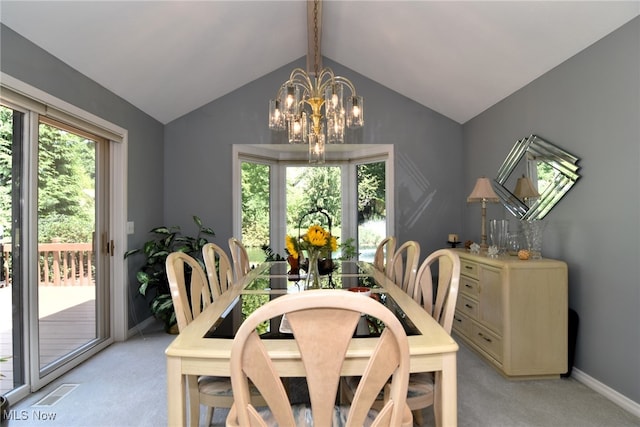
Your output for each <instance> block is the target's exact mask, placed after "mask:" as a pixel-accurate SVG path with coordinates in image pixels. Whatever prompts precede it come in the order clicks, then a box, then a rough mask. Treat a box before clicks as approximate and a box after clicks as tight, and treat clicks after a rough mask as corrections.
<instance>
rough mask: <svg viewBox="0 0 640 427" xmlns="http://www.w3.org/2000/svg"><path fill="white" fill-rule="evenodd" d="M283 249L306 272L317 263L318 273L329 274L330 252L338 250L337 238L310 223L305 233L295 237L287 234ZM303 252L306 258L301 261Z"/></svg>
mask: <svg viewBox="0 0 640 427" xmlns="http://www.w3.org/2000/svg"><path fill="white" fill-rule="evenodd" d="M285 250H286V251H287V254H288V255H289V256H290V257H291V258H293V259H294V260H297V261H298V263H299V265H300V267H301V268H303V269H304V270H306V271H307V272H309V270H310V269H313V268H314V266H316V265H317V266H318V272H319V274H321V275H322V274H329V273H331V272H332V271H333V262H332V260H331V253H332V252H335V251H337V250H338V240H337V238H336V237H335V236H333V235H331V232H329V231H327V230H326V229H324V228H323V227H321V226H319V225H312V226H311V227H309V229H308V230H307V232H306V233H305V234H303V235H301V236H299V237H297V238H296V237H292V236H289V235H288V236H287V237H286V240H285ZM305 252H306V257H307V258H308V260H307V261H306V262H305V261H303V259H304V258H305ZM312 263H313V264H312Z"/></svg>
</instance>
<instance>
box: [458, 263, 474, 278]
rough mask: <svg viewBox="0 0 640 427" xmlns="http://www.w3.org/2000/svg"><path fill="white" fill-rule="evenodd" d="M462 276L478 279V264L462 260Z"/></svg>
mask: <svg viewBox="0 0 640 427" xmlns="http://www.w3.org/2000/svg"><path fill="white" fill-rule="evenodd" d="M460 274H462V275H464V276H468V277H473V278H474V279H477V278H478V264H476V263H475V262H473V261H469V260H466V259H461V260H460Z"/></svg>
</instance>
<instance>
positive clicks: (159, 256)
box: [124, 215, 215, 332]
mask: <svg viewBox="0 0 640 427" xmlns="http://www.w3.org/2000/svg"><path fill="white" fill-rule="evenodd" d="M193 222H194V223H195V224H196V226H197V227H198V233H197V234H196V236H195V237H192V236H185V235H182V234H181V230H180V227H178V226H172V227H166V226H162V227H156V228H154V229H152V230H151V231H150V233H151V234H152V235H153V238H152V239H151V240H148V241H147V242H145V244H144V246H143V247H142V248H138V249H132V250H130V251H127V252H125V254H124V257H125V258H128V257H130V256H132V255H134V254H137V253H142V254H144V256H145V258H146V259H145V263H144V264H143V265H142V267H141V268H140V270H139V271H138V272H137V273H136V279H137V280H138V284H139V287H138V291H139V292H140V294H142V295H144V296H151V299H150V300H149V307H150V309H151V313H153V315H154V316H156V318H158V319H159V320H161V321H162V322H163V323H164V326H165V330H167V331H168V332H170V331H171V328H172V327H174V325H176V314H175V311H174V309H173V301H172V299H171V292H170V290H169V280H168V279H167V271H166V264H165V262H166V259H167V256H168V255H169V254H170V253H171V252H178V251H179V252H184V253H186V254H188V255H191V256H192V257H194V258H196V259H197V260H198V261H199V262H200V265H202V268H203V269H204V268H205V267H204V262H203V260H202V247H203V246H204V245H205V244H207V243H209V240H208V237H207V236H215V232H214V231H213V229H211V228H209V227H205V226H204V225H202V220H200V218H199V217H197V216H195V215H194V217H193Z"/></svg>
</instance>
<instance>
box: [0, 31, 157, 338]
mask: <svg viewBox="0 0 640 427" xmlns="http://www.w3.org/2000/svg"><path fill="white" fill-rule="evenodd" d="M0 31H1V32H0V41H1V45H0V52H1V54H2V57H1V58H0V69H1V70H2V72H4V73H6V74H9V75H11V76H12V77H15V78H17V79H19V80H21V81H23V82H25V83H28V84H30V85H31V86H34V87H37V88H39V89H41V90H43V91H45V92H47V93H49V94H51V95H54V96H56V97H58V98H60V99H62V100H64V101H67V102H69V103H70V104H73V105H76V106H77V107H79V108H82V109H84V110H86V111H88V112H90V113H93V114H95V115H96V116H99V117H102V118H103V119H105V120H108V121H110V122H112V123H115V124H116V125H118V126H121V127H123V128H125V129H127V130H128V131H129V140H128V144H129V145H128V150H129V152H128V157H129V161H128V178H127V179H128V195H127V203H128V218H129V219H130V220H133V221H135V225H136V227H135V228H136V233H135V234H134V235H131V236H129V238H128V242H127V244H128V247H129V248H135V247H139V246H140V245H141V244H142V242H144V241H145V240H146V239H147V238H148V233H147V232H148V230H150V229H151V228H153V227H155V226H158V225H162V223H163V210H162V206H163V205H162V204H163V182H162V179H163V175H164V171H163V168H164V152H163V150H162V143H163V135H164V128H163V125H162V123H160V122H158V121H156V120H154V119H153V118H151V117H150V116H148V115H147V114H145V113H143V112H142V111H140V110H138V109H137V108H135V107H133V106H132V105H131V104H129V103H127V102H126V101H124V100H123V99H122V98H119V97H117V96H116V95H114V94H113V93H111V92H109V91H108V90H106V89H105V88H104V87H102V86H100V85H98V84H96V83H95V82H94V81H92V80H90V79H88V78H87V77H85V76H84V75H82V74H80V73H78V72H77V71H75V70H74V69H72V68H70V67H69V66H67V65H66V64H64V63H63V62H61V61H60V60H58V59H57V58H55V57H53V56H51V55H50V54H49V53H47V52H46V51H44V50H42V49H40V48H39V47H37V46H36V45H34V44H33V43H31V42H29V41H28V40H26V39H24V38H23V37H22V36H20V35H19V34H17V33H16V32H14V31H13V30H11V29H10V28H8V27H6V26H4V25H1V26H0ZM141 261H142V260H141V259H140V258H138V259H131V261H130V262H129V267H130V270H131V271H132V273H131V274H130V275H129V283H130V285H129V286H130V296H131V298H130V302H129V306H130V310H129V311H130V313H129V326H130V327H131V326H134V325H135V324H136V323H138V322H140V321H142V320H144V319H146V318H147V317H148V316H149V310H148V306H147V302H146V301H145V300H144V298H143V297H142V296H141V295H139V294H138V286H137V283H136V281H135V270H136V269H137V268H138V267H139V265H140V263H141Z"/></svg>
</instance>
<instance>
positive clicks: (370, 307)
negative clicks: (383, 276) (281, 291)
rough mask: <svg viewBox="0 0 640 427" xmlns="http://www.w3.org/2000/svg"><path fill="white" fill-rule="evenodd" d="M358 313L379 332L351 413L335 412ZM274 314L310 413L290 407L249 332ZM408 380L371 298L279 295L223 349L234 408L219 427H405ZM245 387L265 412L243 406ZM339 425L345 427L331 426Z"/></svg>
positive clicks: (396, 332)
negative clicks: (295, 355) (286, 333)
mask: <svg viewBox="0 0 640 427" xmlns="http://www.w3.org/2000/svg"><path fill="white" fill-rule="evenodd" d="M362 313H367V314H369V315H371V316H373V317H375V318H377V319H379V320H381V321H382V322H384V323H385V325H386V327H385V329H384V331H383V333H382V335H381V336H380V338H378V343H377V346H376V349H375V351H374V352H373V354H372V355H371V358H370V359H369V361H368V365H367V368H366V370H365V371H364V372H365V373H364V375H363V376H362V380H361V381H360V383H359V385H358V387H357V390H356V393H355V396H354V399H353V401H352V403H351V406H346V407H344V406H336V405H335V401H336V394H337V391H338V384H339V381H340V372H341V369H342V364H343V362H344V357H345V354H346V351H347V348H348V346H349V343H350V342H351V339H352V337H353V334H354V331H355V329H356V327H357V325H358V322H360V320H361V318H362V317H361V314H362ZM282 315H286V319H287V321H288V323H289V325H290V327H291V330H292V331H293V335H294V339H295V340H296V344H297V347H298V349H299V350H300V354H301V358H302V361H303V364H304V369H305V371H306V379H307V384H308V387H309V396H310V401H311V406H310V407H309V406H308V405H294V406H292V405H291V404H290V401H289V398H288V396H287V393H286V390H285V387H284V386H283V383H282V379H281V378H280V377H279V375H278V372H277V371H276V368H275V366H274V363H273V361H272V359H271V358H270V355H269V353H268V352H267V350H266V348H265V346H264V344H263V342H262V340H261V339H260V337H259V336H258V334H257V332H256V326H257V325H259V324H261V323H262V322H265V321H267V320H270V319H274V318H276V319H277V318H278V317H279V316H282ZM280 363H281V362H280ZM389 378H391V382H390V387H389V392H388V393H387V400H386V401H385V403H384V405H383V407H382V408H381V410H380V411H372V410H371V405H372V404H373V402H374V401H375V399H376V397H377V396H378V394H379V392H380V390H382V389H383V388H384V387H385V384H386V383H387V382H388V381H389ZM408 378H409V346H408V340H407V336H406V334H405V332H404V329H403V327H402V325H401V324H400V322H399V320H398V319H397V318H396V317H395V315H394V314H393V313H392V312H391V311H389V310H388V309H387V308H386V307H385V306H383V305H382V304H380V303H379V302H377V301H376V300H374V299H372V298H367V297H365V296H362V295H357V294H355V293H351V292H345V291H344V290H336V289H323V290H314V291H307V292H301V293H297V294H289V295H285V296H282V297H279V298H276V299H275V300H273V301H271V302H269V303H267V304H266V305H264V306H262V307H260V308H259V309H258V310H256V311H255V312H254V313H253V314H252V315H251V316H249V317H248V318H247V319H246V320H245V321H244V322H243V323H242V325H241V326H240V329H239V330H238V332H237V333H236V336H235V339H234V342H233V345H232V347H231V383H232V386H233V392H234V396H235V403H234V405H233V407H232V408H231V410H230V411H229V416H228V417H227V426H269V425H279V426H296V425H309V424H308V421H309V420H311V419H313V423H312V424H311V425H316V426H332V425H334V426H337V425H345V426H348V427H355V426H358V427H361V426H364V425H374V426H394V427H396V426H410V425H411V424H412V422H413V420H412V417H411V411H409V409H408V407H407V405H406V397H407V394H406V393H407V381H408ZM248 380H251V381H252V382H253V384H255V386H256V387H257V388H258V390H259V391H260V392H261V394H262V395H263V396H264V398H265V400H266V402H267V404H268V408H256V407H255V406H254V405H252V404H251V402H250V401H249V384H248ZM345 419H346V423H343V422H338V420H343V421H344V420H345ZM297 420H302V421H300V422H296V421H297ZM304 420H307V423H305V422H304Z"/></svg>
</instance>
